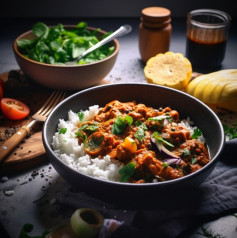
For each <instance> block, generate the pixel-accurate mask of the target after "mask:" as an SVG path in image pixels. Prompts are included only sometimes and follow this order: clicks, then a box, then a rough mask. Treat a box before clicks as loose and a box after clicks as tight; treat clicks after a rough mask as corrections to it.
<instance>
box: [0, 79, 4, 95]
mask: <svg viewBox="0 0 237 238" xmlns="http://www.w3.org/2000/svg"><path fill="white" fill-rule="evenodd" d="M3 84H4V82H3V80H2V79H0V99H1V98H2V97H3Z"/></svg>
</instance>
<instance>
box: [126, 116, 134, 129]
mask: <svg viewBox="0 0 237 238" xmlns="http://www.w3.org/2000/svg"><path fill="white" fill-rule="evenodd" d="M125 121H127V123H128V126H131V125H132V123H133V118H132V117H131V116H128V115H126V116H125Z"/></svg>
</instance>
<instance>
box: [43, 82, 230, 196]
mask: <svg viewBox="0 0 237 238" xmlns="http://www.w3.org/2000/svg"><path fill="white" fill-rule="evenodd" d="M115 99H117V100H120V101H122V102H128V101H133V100H135V101H136V102H137V103H144V104H145V105H147V106H152V107H154V108H159V107H160V106H161V107H166V106H170V107H171V108H173V109H176V110H177V111H178V112H179V113H180V118H181V119H186V118H187V117H190V119H191V120H192V121H194V122H195V124H196V125H197V127H198V128H200V130H201V131H202V132H203V135H204V137H205V138H206V141H207V144H208V147H209V151H210V157H211V161H210V162H209V163H208V164H207V165H206V166H204V167H203V168H202V169H200V170H199V171H197V172H194V173H193V174H190V175H187V176H185V177H182V178H179V179H175V180H172V181H166V182H160V183H149V184H148V183H147V184H129V183H120V182H108V181H103V180H100V179H97V178H93V177H90V176H87V175H84V174H82V173H80V172H78V171H76V170H75V169H72V168H71V167H69V166H67V165H66V164H65V163H64V162H62V160H60V159H59V158H58V157H57V156H56V155H55V154H54V152H53V150H52V148H51V144H52V138H53V135H54V134H55V132H56V130H57V125H58V121H59V119H60V118H63V119H67V117H68V111H69V110H72V111H74V112H79V111H80V110H85V109H88V107H89V106H92V105H95V104H97V105H99V106H105V104H106V103H108V102H110V101H112V100H115ZM224 142H225V137H224V132H223V128H222V124H221V122H220V120H219V119H218V117H217V116H216V115H215V113H214V112H213V111H212V110H211V109H209V107H207V106H206V105H205V104H204V103H202V102H201V101H199V100H197V99H195V98H194V97H192V96H190V95H188V94H186V93H183V92H181V91H177V90H174V89H170V88H167V87H162V86H157V85H151V84H133V83H128V84H114V85H105V86H97V87H93V88H90V89H86V90H83V91H81V92H79V93H76V94H74V95H72V96H70V97H68V98H67V99H65V100H64V101H63V102H61V103H60V104H59V105H58V106H57V107H56V108H55V109H54V110H53V111H52V113H51V114H50V116H49V117H48V119H47V120H46V122H45V124H44V128H43V143H44V146H45V149H46V152H47V155H48V158H49V160H50V162H51V163H52V165H53V167H54V168H55V169H56V170H57V172H58V173H59V174H60V175H61V176H62V177H63V178H64V179H65V180H66V181H68V183H70V184H71V185H72V186H74V187H75V188H77V189H79V190H82V191H85V192H88V193H92V194H94V195H96V196H102V197H103V196H104V197H108V196H109V195H111V194H113V195H115V196H119V197H121V196H123V195H125V196H126V197H128V196H131V197H134V196H137V197H138V196H140V197H141V195H145V194H146V195H145V196H147V195H148V194H151V195H152V196H155V195H156V194H161V193H162V192H163V191H169V190H173V191H177V190H179V189H180V188H193V187H195V186H197V185H199V184H200V183H201V182H202V181H204V180H205V179H206V178H207V176H208V175H209V174H210V173H211V172H212V170H213V169H214V167H215V165H216V162H217V160H218V158H219V156H220V153H221V151H222V149H223V145H224ZM102 191H103V192H102ZM107 191H108V192H107ZM158 196H159V195H158Z"/></svg>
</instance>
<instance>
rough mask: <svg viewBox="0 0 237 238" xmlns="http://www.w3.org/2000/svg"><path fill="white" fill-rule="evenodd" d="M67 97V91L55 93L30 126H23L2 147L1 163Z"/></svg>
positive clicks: (34, 117)
mask: <svg viewBox="0 0 237 238" xmlns="http://www.w3.org/2000/svg"><path fill="white" fill-rule="evenodd" d="M65 96H66V92H65V91H59V90H58V91H53V93H52V94H51V95H50V97H49V98H48V99H47V101H46V102H45V103H44V104H43V106H42V107H41V108H40V109H39V110H38V111H37V112H36V113H35V114H34V115H33V116H32V120H31V122H30V123H29V124H27V125H24V126H22V127H21V128H20V129H19V130H18V131H17V132H16V133H15V134H14V135H13V136H12V137H11V138H10V139H8V140H7V141H6V142H5V143H4V144H2V145H1V147H0V163H1V162H2V161H3V160H4V159H6V157H7V156H8V155H9V154H10V152H12V151H13V149H14V148H15V147H16V146H17V145H18V144H19V143H20V142H21V141H22V140H23V139H24V138H25V137H26V136H27V135H29V134H30V131H31V128H32V127H33V125H34V124H35V123H36V122H44V121H45V120H46V118H47V116H48V115H49V113H50V112H51V111H52V109H53V108H54V107H55V106H56V105H57V104H58V103H59V102H60V101H61V100H62V99H64V98H65Z"/></svg>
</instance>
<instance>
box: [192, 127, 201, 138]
mask: <svg viewBox="0 0 237 238" xmlns="http://www.w3.org/2000/svg"><path fill="white" fill-rule="evenodd" d="M201 135H202V132H201V130H199V129H198V128H196V129H194V132H193V134H192V139H197V138H198V137H199V136H201Z"/></svg>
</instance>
